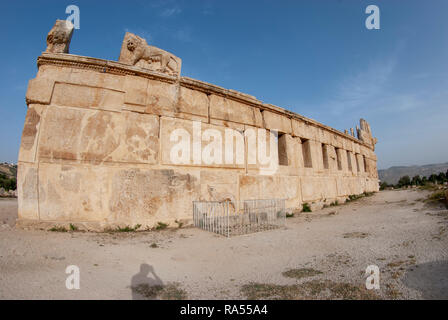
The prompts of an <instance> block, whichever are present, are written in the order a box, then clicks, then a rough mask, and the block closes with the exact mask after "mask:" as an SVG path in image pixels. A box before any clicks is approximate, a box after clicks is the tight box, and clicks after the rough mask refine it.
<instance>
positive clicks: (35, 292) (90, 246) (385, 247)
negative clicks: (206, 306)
mask: <svg viewBox="0 0 448 320" xmlns="http://www.w3.org/2000/svg"><path fill="white" fill-rule="evenodd" d="M427 195H428V192H425V191H417V190H400V191H382V192H379V193H377V194H375V195H373V196H370V197H365V198H362V199H359V200H356V201H353V202H351V203H348V204H344V205H339V206H334V207H329V208H326V209H323V210H320V211H318V212H313V213H309V214H301V215H300V216H297V217H294V218H288V219H287V227H286V228H284V229H278V230H271V231H266V232H260V233H255V234H250V235H245V236H238V237H234V238H230V239H227V238H223V237H221V236H218V235H215V234H212V233H209V232H206V231H202V230H198V229H194V228H182V229H167V230H162V231H155V232H131V233H109V234H105V233H84V232H50V231H37V230H34V231H32V230H20V229H16V228H14V226H13V224H14V223H13V222H14V220H15V217H16V215H17V202H16V200H15V199H2V200H0V298H2V299H132V298H135V299H139V298H140V299H141V298H149V299H151V298H162V299H182V298H189V299H244V298H287V299H319V298H325V299H351V298H354V299H371V298H373V299H375V298H380V299H447V298H448V240H447V234H448V232H447V230H448V210H447V209H446V208H444V207H442V206H437V205H429V204H428V203H425V202H423V201H422V200H423V199H424V198H426V197H427ZM68 265H76V266H78V267H79V268H80V289H79V290H68V289H66V287H65V281H66V278H67V276H68V275H67V274H66V273H65V269H66V267H67V266H68ZM369 265H377V266H378V267H379V269H380V289H379V290H366V289H365V282H366V278H365V270H366V268H367V266H369ZM140 270H142V271H140ZM285 272H286V273H285ZM132 288H134V289H132Z"/></svg>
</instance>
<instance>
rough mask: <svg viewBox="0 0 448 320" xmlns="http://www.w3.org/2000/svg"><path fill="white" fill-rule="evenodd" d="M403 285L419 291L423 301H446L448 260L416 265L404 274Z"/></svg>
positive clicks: (447, 292)
mask: <svg viewBox="0 0 448 320" xmlns="http://www.w3.org/2000/svg"><path fill="white" fill-rule="evenodd" d="M403 283H404V284H405V285H406V286H407V287H409V288H412V289H415V290H418V291H420V292H421V294H422V298H423V299H436V300H442V299H443V300H445V299H448V260H445V261H433V262H428V263H423V264H419V265H416V267H415V268H413V270H412V271H408V272H406V274H405V276H404V277H403Z"/></svg>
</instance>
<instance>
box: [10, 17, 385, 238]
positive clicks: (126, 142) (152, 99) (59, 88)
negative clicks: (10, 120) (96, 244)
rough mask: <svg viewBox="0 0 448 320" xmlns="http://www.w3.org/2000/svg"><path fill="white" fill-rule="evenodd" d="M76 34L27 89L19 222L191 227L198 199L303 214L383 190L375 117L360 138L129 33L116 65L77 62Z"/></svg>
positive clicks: (53, 43) (56, 49)
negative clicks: (215, 77)
mask: <svg viewBox="0 0 448 320" xmlns="http://www.w3.org/2000/svg"><path fill="white" fill-rule="evenodd" d="M72 31H73V30H72V27H70V25H66V24H65V23H63V22H61V21H58V22H57V23H56V25H55V27H53V29H52V30H51V32H50V34H49V36H48V38H47V45H48V47H47V51H46V52H44V53H42V55H41V56H40V57H39V58H38V60H37V65H38V73H37V76H36V78H34V79H32V80H30V82H29V85H28V91H27V94H26V102H27V105H28V111H27V115H26V119H25V125H24V129H23V135H22V141H21V147H20V153H19V170H18V183H17V184H18V192H19V194H18V198H19V220H18V223H19V225H34V226H51V225H55V224H68V223H73V224H76V225H78V226H80V227H84V228H88V229H91V230H101V229H104V228H106V227H110V228H113V227H116V226H124V225H130V226H133V225H135V224H141V225H142V228H145V227H153V226H154V225H155V224H156V223H157V222H159V221H160V222H165V223H169V224H170V225H175V223H174V221H176V220H178V221H191V218H192V201H195V200H224V199H229V200H231V201H234V200H236V201H238V200H242V199H266V198H285V199H286V206H287V208H288V209H289V210H300V209H301V208H302V204H303V203H305V202H306V203H308V204H310V205H311V206H312V207H319V206H322V205H324V204H325V203H327V204H329V203H331V202H333V201H336V200H338V201H339V202H343V201H345V199H346V198H347V197H348V196H349V195H354V194H361V193H363V192H369V191H377V190H378V176H377V167H376V156H375V154H374V146H375V143H376V139H374V138H373V137H372V132H371V129H370V126H369V125H368V123H367V122H366V121H365V120H361V123H360V127H359V128H357V132H356V133H357V137H355V136H354V130H353V129H352V130H351V132H352V133H351V134H349V133H348V132H347V131H346V132H345V133H343V132H340V131H338V130H335V129H333V128H330V127H328V126H325V125H323V124H321V123H319V122H317V121H315V120H312V119H308V118H306V117H304V116H302V115H299V114H296V113H293V112H290V111H287V110H285V109H283V108H280V107H277V106H274V105H271V104H267V103H263V102H262V101H259V100H257V99H256V98H255V97H253V96H250V95H247V94H243V93H240V92H236V91H233V90H227V89H224V88H221V87H218V86H215V85H212V84H209V83H204V82H201V81H198V80H195V79H191V78H187V77H183V76H181V75H180V71H181V59H179V58H178V57H176V56H174V55H172V54H171V53H169V52H166V51H164V50H161V49H159V48H156V47H152V46H149V45H148V44H147V43H146V41H145V40H144V39H142V38H139V37H137V36H135V35H132V34H129V33H128V34H126V36H125V39H124V41H123V45H122V48H121V53H120V58H119V61H118V62H115V61H106V60H101V59H96V58H90V57H84V56H77V55H71V54H69V53H68V45H69V43H70V39H71V35H72ZM265 129H267V130H265ZM271 130H272V131H271ZM266 132H267V134H266V135H265V133H266ZM276 132H278V133H276ZM273 134H275V135H274V137H277V138H278V139H277V138H276V139H274V141H275V142H276V143H275V144H271V142H272V141H273V140H271V138H272V136H273ZM277 141H278V143H277ZM267 156H269V157H267ZM263 158H268V159H270V160H269V161H264V160H266V159H264V160H263ZM262 160H263V161H262ZM273 161H274V162H273Z"/></svg>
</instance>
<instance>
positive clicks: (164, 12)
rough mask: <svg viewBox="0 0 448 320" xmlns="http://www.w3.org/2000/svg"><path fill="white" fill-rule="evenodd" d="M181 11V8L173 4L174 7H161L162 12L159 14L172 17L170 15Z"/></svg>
mask: <svg viewBox="0 0 448 320" xmlns="http://www.w3.org/2000/svg"><path fill="white" fill-rule="evenodd" d="M181 12H182V9H181V8H180V7H179V6H175V7H172V8H165V9H163V10H162V12H161V13H160V16H161V17H165V18H168V17H172V16H175V15H178V14H180V13H181Z"/></svg>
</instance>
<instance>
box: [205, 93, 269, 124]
mask: <svg viewBox="0 0 448 320" xmlns="http://www.w3.org/2000/svg"><path fill="white" fill-rule="evenodd" d="M209 98H210V117H211V118H214V119H219V120H225V121H232V122H238V123H243V124H248V125H252V126H257V125H258V126H259V123H258V122H259V121H260V119H259V115H257V117H256V116H255V113H254V108H253V107H251V106H249V105H245V104H242V103H240V102H237V101H234V100H231V99H227V98H223V97H221V96H217V95H214V94H212V95H210V97H209ZM257 110H258V109H257ZM258 112H259V110H258Z"/></svg>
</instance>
